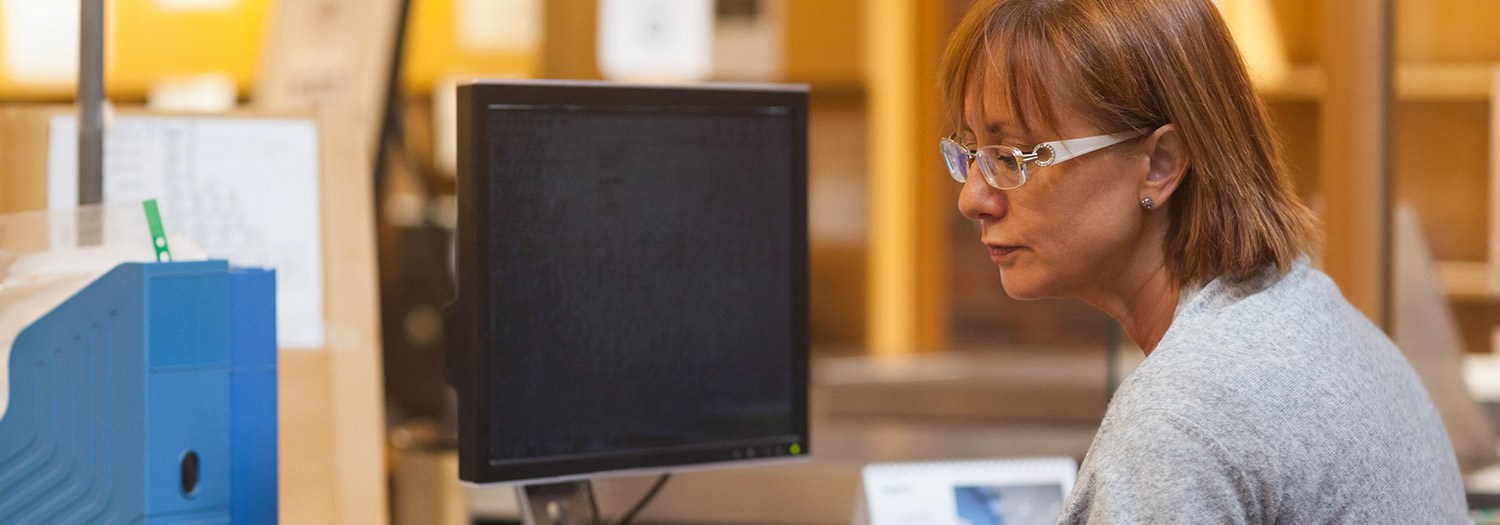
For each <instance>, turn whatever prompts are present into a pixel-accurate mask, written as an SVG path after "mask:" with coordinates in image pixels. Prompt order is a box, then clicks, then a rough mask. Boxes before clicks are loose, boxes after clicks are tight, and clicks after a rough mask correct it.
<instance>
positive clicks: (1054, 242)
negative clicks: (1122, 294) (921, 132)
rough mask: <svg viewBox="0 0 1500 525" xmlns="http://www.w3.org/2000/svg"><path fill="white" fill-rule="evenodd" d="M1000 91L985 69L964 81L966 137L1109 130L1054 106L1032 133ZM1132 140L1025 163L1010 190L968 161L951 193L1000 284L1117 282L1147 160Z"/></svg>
mask: <svg viewBox="0 0 1500 525" xmlns="http://www.w3.org/2000/svg"><path fill="white" fill-rule="evenodd" d="M984 76H985V77H989V76H992V75H984ZM1007 96H1008V95H1007V94H1006V91H1005V88H1004V86H1003V85H1000V83H999V82H997V81H995V80H993V79H989V78H983V79H979V80H978V81H976V82H971V83H970V89H969V90H968V93H967V95H966V97H965V103H964V121H965V122H964V123H965V127H967V128H968V129H967V132H968V133H966V134H964V135H966V136H964V140H966V141H972V143H971V144H968V145H969V146H971V147H973V146H985V145H991V144H1006V145H1011V146H1016V147H1019V148H1021V149H1022V150H1024V151H1030V150H1031V148H1032V147H1033V146H1034V145H1036V144H1037V143H1040V142H1046V141H1052V140H1061V139H1073V138H1080V137H1089V136H1093V135H1100V134H1103V133H1107V132H1109V131H1118V130H1108V131H1106V130H1101V129H1098V128H1096V127H1094V126H1093V125H1091V124H1089V123H1088V122H1087V121H1085V120H1084V119H1083V118H1081V117H1080V116H1079V115H1078V114H1077V113H1076V112H1074V111H1071V110H1069V109H1068V108H1059V109H1058V112H1057V113H1058V115H1057V116H1058V126H1059V128H1060V129H1057V130H1055V131H1037V132H1035V133H1038V134H1040V136H1033V135H1032V134H1031V133H1028V132H1027V131H1026V130H1022V129H1020V128H1019V127H1018V125H1017V122H1018V120H1017V119H1016V116H1015V115H1012V114H1011V110H1010V108H1009V104H1008V103H1007V98H1006V97H1007ZM1060 98H1061V97H1058V98H1057V99H1054V100H1058V99H1060ZM1032 121H1033V122H1034V119H1033V120H1032ZM1136 144H1137V141H1127V142H1126V143H1123V144H1119V145H1115V146H1112V147H1109V148H1105V149H1103V150H1099V151H1095V152H1093V153H1089V154H1087V155H1084V156H1081V157H1076V158H1073V159H1070V160H1067V161H1065V162H1061V163H1058V164H1054V165H1052V166H1048V167H1038V166H1036V165H1035V163H1032V164H1030V165H1029V166H1028V171H1027V180H1026V183H1025V184H1023V185H1021V186H1020V187H1018V188H1014V189H1010V190H997V189H995V188H993V187H991V186H990V185H988V184H986V183H985V182H984V178H983V177H980V176H978V166H973V167H971V168H970V171H971V173H974V175H973V176H970V177H969V178H968V182H966V183H964V185H963V189H962V190H961V192H960V193H959V197H958V208H959V210H960V211H962V212H963V214H964V216H965V217H967V218H969V219H971V220H974V221H977V222H978V223H979V224H980V226H981V231H982V233H981V237H980V240H981V242H983V244H984V245H985V246H986V247H987V248H988V249H989V255H990V259H991V260H992V261H994V263H995V264H996V265H997V266H999V269H1000V279H1001V282H1002V283H1003V284H1004V286H1005V291H1006V293H1007V294H1009V295H1010V296H1011V297H1014V298H1017V299H1035V298H1041V297H1085V298H1086V297H1090V296H1094V295H1097V293H1096V292H1098V291H1103V290H1108V289H1110V287H1111V286H1118V284H1119V283H1120V282H1121V277H1124V274H1125V272H1126V270H1127V268H1128V265H1129V264H1130V262H1131V261H1132V260H1133V259H1134V258H1135V255H1136V253H1135V252H1136V250H1138V249H1139V248H1138V247H1139V246H1140V245H1142V243H1141V242H1140V237H1141V232H1142V225H1143V217H1144V215H1143V214H1142V210H1141V207H1140V199H1141V197H1140V193H1141V182H1140V181H1142V180H1144V179H1145V176H1146V173H1147V171H1148V170H1149V168H1150V161H1149V158H1148V157H1147V156H1146V155H1145V154H1143V153H1139V152H1136V150H1135V148H1136V147H1137V146H1136Z"/></svg>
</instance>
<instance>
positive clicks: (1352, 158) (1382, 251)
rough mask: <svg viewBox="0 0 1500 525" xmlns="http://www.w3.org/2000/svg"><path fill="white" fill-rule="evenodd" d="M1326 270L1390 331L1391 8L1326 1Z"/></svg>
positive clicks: (1371, 1) (1381, 0)
mask: <svg viewBox="0 0 1500 525" xmlns="http://www.w3.org/2000/svg"><path fill="white" fill-rule="evenodd" d="M1323 9H1324V12H1325V13H1328V14H1329V15H1331V16H1324V17H1323V24H1324V31H1323V67H1324V69H1325V71H1327V73H1328V75H1327V91H1326V92H1325V93H1324V96H1323V106H1322V143H1323V144H1322V146H1323V154H1322V173H1323V195H1324V198H1325V199H1326V200H1327V204H1328V207H1327V212H1326V214H1325V216H1324V220H1325V225H1326V227H1327V234H1328V242H1327V246H1326V251H1325V254H1324V258H1323V260H1324V266H1325V270H1326V271H1327V272H1328V275H1329V276H1331V277H1333V280H1334V281H1335V282H1337V283H1338V285H1339V287H1340V288H1341V289H1342V290H1343V292H1344V296H1345V297H1347V298H1348V299H1349V302H1351V303H1353V304H1354V306H1355V307H1357V308H1359V309H1360V310H1361V311H1363V312H1364V313H1365V315H1366V316H1369V318H1370V320H1372V321H1374V322H1375V323H1376V324H1377V325H1380V326H1381V327H1382V328H1385V329H1387V330H1388V329H1389V328H1390V326H1391V323H1390V317H1389V316H1390V314H1389V303H1390V298H1389V296H1390V275H1391V270H1390V266H1391V263H1390V259H1391V258H1390V244H1391V241H1390V231H1391V228H1390V214H1391V190H1392V184H1391V160H1390V147H1389V146H1390V143H1391V140H1390V130H1391V126H1390V120H1391V119H1390V117H1391V113H1392V112H1391V79H1392V75H1391V69H1392V68H1391V60H1392V56H1391V37H1390V35H1391V16H1390V14H1391V2H1390V0H1324V3H1323Z"/></svg>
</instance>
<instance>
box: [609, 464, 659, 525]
mask: <svg viewBox="0 0 1500 525" xmlns="http://www.w3.org/2000/svg"><path fill="white" fill-rule="evenodd" d="M671 477H672V475H671V474H662V475H661V477H659V478H656V483H653V484H651V488H650V489H649V490H647V491H646V494H645V495H643V496H641V500H640V501H637V502H635V506H633V507H630V510H628V511H625V514H622V515H621V516H620V519H618V520H615V523H614V525H630V520H633V519H635V515H636V514H639V513H640V512H641V509H644V508H646V504H647V503H651V499H652V498H655V497H656V493H657V492H660V491H661V487H662V485H666V484H667V480H668V479H670V478H671Z"/></svg>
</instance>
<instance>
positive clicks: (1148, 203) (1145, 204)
mask: <svg viewBox="0 0 1500 525" xmlns="http://www.w3.org/2000/svg"><path fill="white" fill-rule="evenodd" d="M1141 207H1142V208H1145V209H1148V210H1149V209H1151V208H1155V207H1156V201H1154V200H1151V197H1146V198H1144V199H1141Z"/></svg>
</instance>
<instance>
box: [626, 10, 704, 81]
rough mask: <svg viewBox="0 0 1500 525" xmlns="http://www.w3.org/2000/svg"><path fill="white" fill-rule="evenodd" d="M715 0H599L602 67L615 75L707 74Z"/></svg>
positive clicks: (651, 77)
mask: <svg viewBox="0 0 1500 525" xmlns="http://www.w3.org/2000/svg"><path fill="white" fill-rule="evenodd" d="M713 45H714V2H713V0H599V40H598V46H599V48H598V56H599V70H600V71H601V72H603V73H604V76H606V77H608V78H610V79H612V80H644V81H674V80H677V81H681V80H703V79H705V78H708V75H709V74H710V73H712V70H713Z"/></svg>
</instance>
